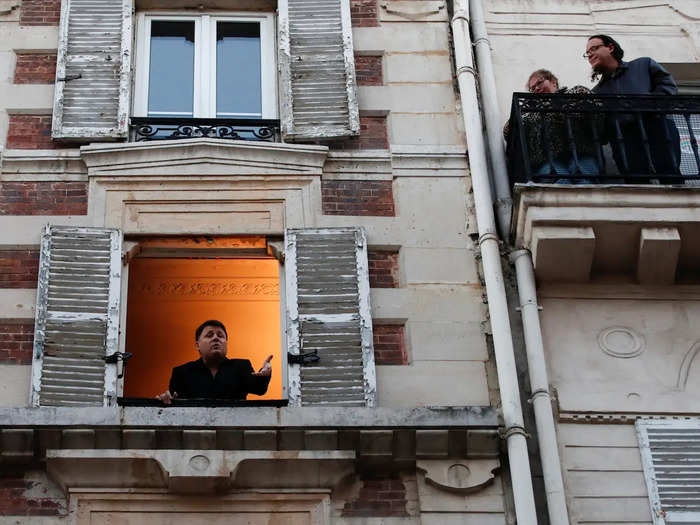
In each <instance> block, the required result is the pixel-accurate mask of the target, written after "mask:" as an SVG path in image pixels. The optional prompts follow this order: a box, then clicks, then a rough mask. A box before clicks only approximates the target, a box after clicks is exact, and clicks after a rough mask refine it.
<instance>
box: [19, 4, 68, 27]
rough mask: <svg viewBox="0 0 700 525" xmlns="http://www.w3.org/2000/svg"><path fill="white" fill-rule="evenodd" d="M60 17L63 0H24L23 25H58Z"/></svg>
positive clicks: (21, 12)
mask: <svg viewBox="0 0 700 525" xmlns="http://www.w3.org/2000/svg"><path fill="white" fill-rule="evenodd" d="M60 18H61V0H22V9H21V11H20V14H19V24H20V25H22V26H57V25H58V22H59V20H60Z"/></svg>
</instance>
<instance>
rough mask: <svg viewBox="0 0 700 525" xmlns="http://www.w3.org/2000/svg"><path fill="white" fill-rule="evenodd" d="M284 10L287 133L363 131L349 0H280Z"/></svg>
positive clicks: (294, 136)
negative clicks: (359, 110)
mask: <svg viewBox="0 0 700 525" xmlns="http://www.w3.org/2000/svg"><path fill="white" fill-rule="evenodd" d="M278 11H279V60H278V64H279V68H280V101H281V103H280V113H281V123H280V125H281V128H282V135H283V137H284V138H285V140H288V141H295V140H299V141H303V140H314V139H331V138H340V137H348V136H353V135H358V134H359V132H360V119H359V113H358V108H357V88H356V84H355V61H354V60H355V59H354V53H353V47H352V26H351V22H350V2H349V0H280V1H279V4H278Z"/></svg>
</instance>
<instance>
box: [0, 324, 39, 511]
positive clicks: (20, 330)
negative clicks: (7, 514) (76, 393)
mask: <svg viewBox="0 0 700 525" xmlns="http://www.w3.org/2000/svg"><path fill="white" fill-rule="evenodd" d="M33 344H34V323H31V322H25V323H21V322H8V323H5V322H3V323H0V363H2V364H13V365H31V364H32V346H33ZM0 481H2V478H0ZM0 488H2V485H1V484H0ZM1 505H2V496H1V495H0V506H1Z"/></svg>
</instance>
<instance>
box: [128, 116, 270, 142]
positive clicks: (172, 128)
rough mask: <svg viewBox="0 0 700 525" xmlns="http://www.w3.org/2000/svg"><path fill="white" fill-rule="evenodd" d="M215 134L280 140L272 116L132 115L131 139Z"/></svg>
mask: <svg viewBox="0 0 700 525" xmlns="http://www.w3.org/2000/svg"><path fill="white" fill-rule="evenodd" d="M188 138H215V139H228V140H252V141H263V142H280V141H281V139H280V121H279V120H275V119H217V118H188V117H182V118H180V117H178V118H172V117H167V118H157V117H132V118H131V122H130V140H131V141H132V142H142V141H152V140H176V139H188Z"/></svg>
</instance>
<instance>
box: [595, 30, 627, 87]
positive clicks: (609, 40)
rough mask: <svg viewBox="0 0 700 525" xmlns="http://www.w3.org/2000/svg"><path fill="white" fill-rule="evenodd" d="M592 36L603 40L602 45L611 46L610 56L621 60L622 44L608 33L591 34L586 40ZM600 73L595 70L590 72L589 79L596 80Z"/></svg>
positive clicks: (623, 53)
mask: <svg viewBox="0 0 700 525" xmlns="http://www.w3.org/2000/svg"><path fill="white" fill-rule="evenodd" d="M594 38H600V39H601V40H602V41H603V45H604V46H610V45H612V46H613V50H612V53H611V54H612V57H613V58H614V59H615V60H617V61H618V62H622V57H624V56H625V50H624V49H622V46H621V45H620V44H618V43H617V40H615V39H614V38H613V37H611V36H608V35H593V36H589V37H588V41H591V40H593V39H594ZM601 76H602V75H601V74H600V73H598V72H597V71H593V73H592V74H591V80H593V81H596V80H598V79H599V78H600V77H601Z"/></svg>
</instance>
